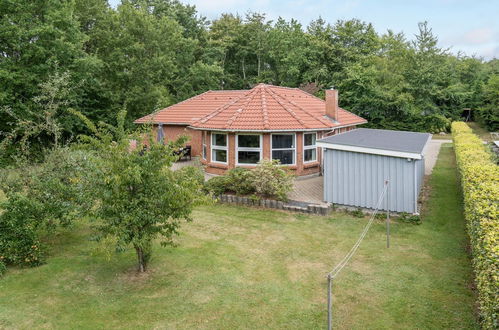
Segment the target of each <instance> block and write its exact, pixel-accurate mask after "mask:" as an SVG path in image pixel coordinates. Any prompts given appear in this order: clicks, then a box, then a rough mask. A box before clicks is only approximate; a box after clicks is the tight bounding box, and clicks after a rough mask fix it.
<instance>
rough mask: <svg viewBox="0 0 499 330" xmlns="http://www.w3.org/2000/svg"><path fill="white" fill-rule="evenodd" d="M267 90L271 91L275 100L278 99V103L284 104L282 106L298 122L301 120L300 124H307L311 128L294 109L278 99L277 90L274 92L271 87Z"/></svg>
mask: <svg viewBox="0 0 499 330" xmlns="http://www.w3.org/2000/svg"><path fill="white" fill-rule="evenodd" d="M267 90H268V91H269V92H270V95H271V96H272V97H273V98H274V100H276V101H277V103H279V104H280V105H282V107H283V108H284V110H286V111H287V112H289V113H290V114H291V116H292V117H293V118H294V119H296V121H297V122H299V123H300V124H302V125H303V126H305V127H306V128H310V127H309V126H308V125H307V124H305V123H304V122H303V120H301V119H300V118H299V117H298V116H297V115H296V113H295V112H294V111H293V110H291V109H289V107H288V106H286V105H285V104H283V102H281V101H280V100H278V99H277V98H276V96H277V95H278V94H277V93H276V92H274V91H273V90H271V89H270V88H267ZM279 97H280V96H279Z"/></svg>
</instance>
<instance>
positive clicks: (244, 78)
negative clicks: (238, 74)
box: [242, 57, 246, 82]
mask: <svg viewBox="0 0 499 330" xmlns="http://www.w3.org/2000/svg"><path fill="white" fill-rule="evenodd" d="M242 65H243V80H244V81H245V82H246V70H245V68H244V57H243V60H242Z"/></svg>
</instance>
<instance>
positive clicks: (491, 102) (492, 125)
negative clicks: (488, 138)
mask: <svg viewBox="0 0 499 330" xmlns="http://www.w3.org/2000/svg"><path fill="white" fill-rule="evenodd" d="M484 94H485V105H484V106H483V107H482V108H480V109H479V112H478V115H479V118H478V119H479V120H480V121H481V122H482V123H483V124H484V125H485V127H487V129H489V130H490V131H492V132H496V131H498V130H499V74H495V75H492V76H491V77H490V78H489V80H488V81H487V84H486V85H485V92H484Z"/></svg>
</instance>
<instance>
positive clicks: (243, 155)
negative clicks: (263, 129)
mask: <svg viewBox="0 0 499 330" xmlns="http://www.w3.org/2000/svg"><path fill="white" fill-rule="evenodd" d="M236 145H237V153H236V155H237V159H236V162H237V164H240V165H245V164H257V163H258V162H259V161H260V159H262V136H261V135H256V134H251V135H250V134H239V135H237V141H236Z"/></svg>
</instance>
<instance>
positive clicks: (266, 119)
mask: <svg viewBox="0 0 499 330" xmlns="http://www.w3.org/2000/svg"><path fill="white" fill-rule="evenodd" d="M265 90H266V88H260V93H261V94H262V114H263V127H264V128H265V129H268V128H269V126H270V125H269V112H268V110H267V97H266V96H265V93H264V91H265Z"/></svg>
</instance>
